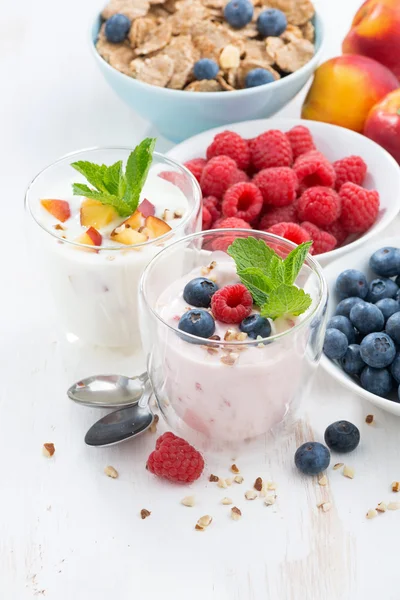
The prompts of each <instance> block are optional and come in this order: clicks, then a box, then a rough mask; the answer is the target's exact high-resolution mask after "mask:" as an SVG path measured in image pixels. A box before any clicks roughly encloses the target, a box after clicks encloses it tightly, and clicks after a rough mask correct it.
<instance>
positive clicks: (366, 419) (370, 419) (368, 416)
mask: <svg viewBox="0 0 400 600" xmlns="http://www.w3.org/2000/svg"><path fill="white" fill-rule="evenodd" d="M365 422H366V423H368V425H371V424H372V423H373V422H374V415H367V416H366V417H365Z"/></svg>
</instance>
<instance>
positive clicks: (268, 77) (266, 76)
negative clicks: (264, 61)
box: [244, 69, 275, 88]
mask: <svg viewBox="0 0 400 600" xmlns="http://www.w3.org/2000/svg"><path fill="white" fill-rule="evenodd" d="M274 81H275V77H274V76H273V75H272V73H271V72H270V71H267V70H266V69H252V70H251V71H249V72H248V73H247V75H246V78H245V80H244V85H245V87H246V88H252V87H257V86H259V85H265V84H266V83H273V82H274Z"/></svg>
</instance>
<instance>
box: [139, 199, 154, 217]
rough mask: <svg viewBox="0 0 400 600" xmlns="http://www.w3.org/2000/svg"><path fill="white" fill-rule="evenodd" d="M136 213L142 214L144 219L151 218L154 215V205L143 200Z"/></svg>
mask: <svg viewBox="0 0 400 600" xmlns="http://www.w3.org/2000/svg"><path fill="white" fill-rule="evenodd" d="M138 211H140V212H141V213H142V215H143V216H144V217H151V216H153V215H155V213H156V207H155V206H154V204H152V203H151V202H150V200H147V198H145V199H144V200H142V202H141V203H140V204H139V206H138Z"/></svg>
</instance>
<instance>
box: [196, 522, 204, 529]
mask: <svg viewBox="0 0 400 600" xmlns="http://www.w3.org/2000/svg"><path fill="white" fill-rule="evenodd" d="M204 529H205V527H201V525H198V523H196V525H195V530H196V531H204Z"/></svg>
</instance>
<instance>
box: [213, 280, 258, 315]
mask: <svg viewBox="0 0 400 600" xmlns="http://www.w3.org/2000/svg"><path fill="white" fill-rule="evenodd" d="M252 308H253V298H252V297H251V294H250V292H249V290H248V289H247V287H245V286H244V285H243V284H242V283H236V284H235V285H226V286H225V287H223V288H220V289H219V290H217V291H216V292H215V294H214V295H213V296H212V298H211V310H212V313H213V315H214V318H215V319H217V320H218V321H222V322H223V323H229V324H233V323H241V322H242V321H243V319H245V318H246V317H248V316H249V314H250V313H251V311H252Z"/></svg>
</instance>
